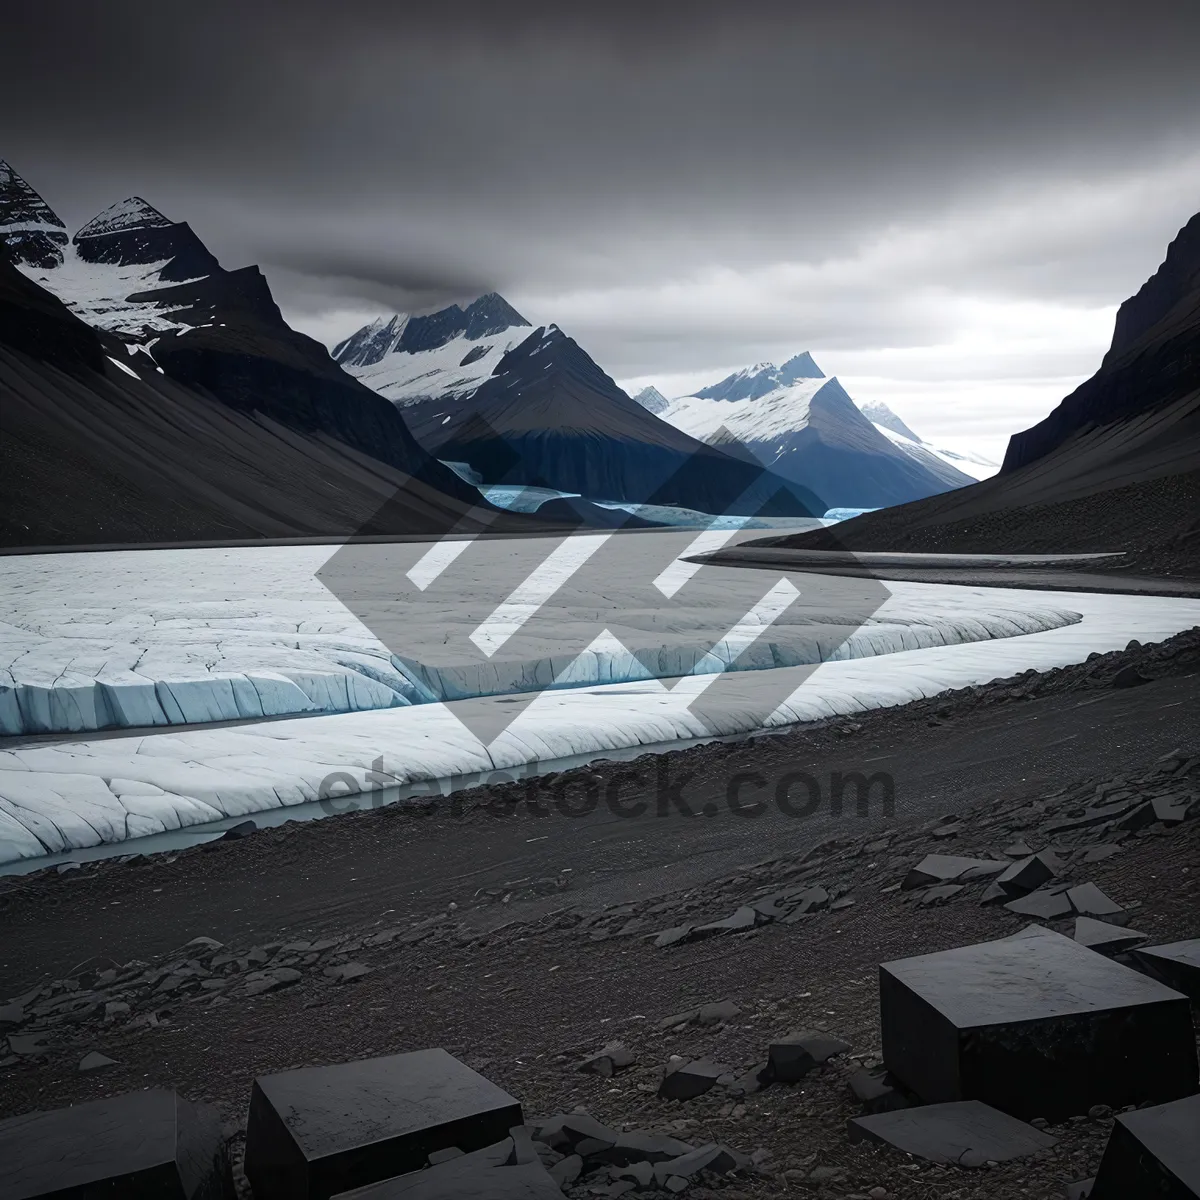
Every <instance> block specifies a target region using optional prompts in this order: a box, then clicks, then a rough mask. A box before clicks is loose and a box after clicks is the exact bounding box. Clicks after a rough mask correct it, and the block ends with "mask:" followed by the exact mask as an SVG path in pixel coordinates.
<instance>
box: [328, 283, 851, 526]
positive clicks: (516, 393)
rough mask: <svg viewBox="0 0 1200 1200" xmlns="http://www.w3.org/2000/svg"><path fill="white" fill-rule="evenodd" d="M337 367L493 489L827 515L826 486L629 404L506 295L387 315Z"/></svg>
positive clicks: (342, 345) (344, 346)
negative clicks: (769, 466)
mask: <svg viewBox="0 0 1200 1200" xmlns="http://www.w3.org/2000/svg"><path fill="white" fill-rule="evenodd" d="M333 357H334V358H335V360H337V361H338V362H339V363H340V364H341V365H342V366H343V367H344V368H345V369H346V370H347V371H349V372H350V373H351V374H352V375H354V376H355V377H356V378H357V379H359V380H360V381H361V382H362V383H364V384H366V385H367V386H369V387H371V388H373V389H375V390H376V391H377V392H379V394H380V395H382V396H386V397H387V398H388V399H389V400H392V401H393V402H394V403H395V404H396V405H397V407H398V408H399V409H400V411H401V412H403V414H404V419H405V421H406V422H407V423H408V425H409V428H411V429H412V431H413V433H414V434H415V435H416V438H417V440H418V441H419V442H420V443H421V444H422V445H423V446H424V447H425V449H426V450H428V451H429V452H430V453H431V454H434V455H436V456H437V457H438V458H440V459H442V460H444V461H453V462H462V463H466V464H468V465H469V466H470V468H471V470H472V471H473V472H475V473H476V474H477V475H478V476H479V477H480V478H481V479H482V480H483V482H484V483H485V484H489V485H498V484H523V485H527V486H532V487H543V488H554V489H558V490H561V491H565V492H575V493H578V494H580V495H582V496H584V497H588V498H592V499H594V500H603V501H617V502H622V503H626V504H630V505H634V506H637V505H654V506H663V505H666V506H672V507H678V508H685V509H692V510H698V511H700V512H708V513H737V514H749V515H759V514H762V515H771V516H812V515H818V516H819V515H821V514H823V513H824V512H825V509H826V508H827V507H828V505H827V504H826V503H825V501H824V497H823V496H822V495H821V493H820V489H819V487H810V486H809V485H807V484H806V483H805V481H804V480H803V479H799V478H796V477H794V476H787V477H783V476H781V475H779V474H778V473H776V472H774V471H771V470H767V469H764V465H763V464H762V463H761V462H759V461H758V460H757V459H755V458H754V457H753V456H751V455H748V454H746V453H745V452H744V451H743V450H742V449H741V448H740V447H737V446H729V447H724V446H712V445H708V444H706V443H705V442H704V441H703V440H700V439H697V438H695V437H692V436H690V435H689V432H688V431H686V430H681V429H679V428H677V427H676V426H674V425H672V424H670V423H668V422H666V421H663V420H660V419H659V417H658V416H657V415H655V414H654V413H653V412H651V411H649V410H648V409H647V408H645V407H644V406H643V405H641V404H639V403H637V402H635V401H633V400H631V399H630V398H629V396H628V395H627V394H626V393H625V392H623V391H622V390H621V389H620V388H619V387H618V386H617V384H616V382H615V381H614V380H613V379H612V378H611V377H610V376H608V375H607V374H606V373H605V372H604V371H603V370H602V369H601V368H600V367H599V366H598V365H597V364H596V363H595V362H594V361H593V359H592V358H591V357H590V356H589V355H588V354H587V352H586V351H585V350H584V349H583V348H582V347H581V346H580V345H579V343H578V342H576V341H575V340H574V339H573V338H571V337H568V336H567V334H565V333H564V332H563V331H562V330H561V329H559V328H558V327H557V326H555V325H550V326H543V327H539V328H536V329H535V328H533V327H532V326H531V325H530V324H529V322H528V321H526V320H525V318H524V317H522V316H521V315H520V314H519V313H517V312H516V311H515V310H514V309H513V308H512V306H511V305H509V304H508V303H507V301H505V300H504V299H503V297H501V296H498V295H496V294H495V293H490V294H488V295H484V296H480V297H478V298H477V299H476V300H474V301H473V302H471V303H470V304H468V305H467V306H466V307H460V306H459V305H457V304H454V305H450V306H448V307H447V308H444V309H441V310H439V311H437V312H433V313H426V314H420V315H409V316H401V315H396V316H392V317H389V318H380V319H379V320H376V321H374V322H372V323H371V324H370V325H367V326H364V327H363V328H362V329H360V330H358V331H357V332H356V333H355V334H353V335H352V336H351V337H349V338H346V339H345V340H344V341H342V342H339V343H338V344H337V345H336V346H335V347H334V349H333Z"/></svg>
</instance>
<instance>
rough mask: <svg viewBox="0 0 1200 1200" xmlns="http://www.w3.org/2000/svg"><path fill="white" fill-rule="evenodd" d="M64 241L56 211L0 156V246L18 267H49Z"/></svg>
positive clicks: (64, 230)
mask: <svg viewBox="0 0 1200 1200" xmlns="http://www.w3.org/2000/svg"><path fill="white" fill-rule="evenodd" d="M66 244H67V227H66V226H65V225H64V224H63V222H62V220H61V218H60V217H59V216H58V214H57V213H56V212H55V211H54V210H53V209H52V208H51V207H50V205H48V204H47V203H46V202H45V200H43V199H42V198H41V196H39V195H38V194H37V192H35V191H34V190H33V188H31V187H30V186H29V184H28V183H26V182H25V180H24V179H22V178H21V176H20V175H18V174H17V172H16V171H14V170H13V169H12V167H11V166H9V164H8V163H7V162H5V161H4V159H2V158H0V248H2V249H3V251H4V252H5V253H6V254H7V256H8V257H9V258H11V259H12V261H13V262H14V263H15V264H16V265H18V266H20V265H23V264H24V265H27V266H35V267H52V266H56V265H57V264H58V263H61V262H62V257H63V247H64V246H65V245H66Z"/></svg>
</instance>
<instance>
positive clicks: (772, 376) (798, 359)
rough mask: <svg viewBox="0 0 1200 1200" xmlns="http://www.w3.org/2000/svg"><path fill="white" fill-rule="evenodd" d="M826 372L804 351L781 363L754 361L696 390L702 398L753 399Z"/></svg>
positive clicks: (819, 377)
mask: <svg viewBox="0 0 1200 1200" xmlns="http://www.w3.org/2000/svg"><path fill="white" fill-rule="evenodd" d="M824 378H825V372H824V371H822V370H821V368H820V367H818V366H817V364H816V363H815V362H813V357H812V355H811V354H810V353H809V352H808V351H807V350H805V351H804V352H803V353H801V354H797V355H794V356H793V357H792V358H789V359H788V360H787V362H785V363H784V364H783V365H782V366H777V365H776V364H775V363H772V362H760V363H755V364H754V365H753V366H752V367H743V368H742V369H741V370H740V371H734V373H733V374H732V375H727V376H726V377H725V378H724V379H722V380H721V381H720V382H719V383H714V384H712V385H711V386H709V387H706V388H703V389H702V390H700V391H698V392H697V393H696V395H697V396H699V397H701V398H702V399H704V400H730V401H735V400H756V399H758V398H759V397H761V396H766V395H767V394H769V393H770V392H774V391H776V390H777V389H779V388H781V387H791V386H792V385H793V384H796V383H799V382H800V381H801V380H802V379H824Z"/></svg>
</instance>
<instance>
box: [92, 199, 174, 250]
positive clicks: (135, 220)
mask: <svg viewBox="0 0 1200 1200" xmlns="http://www.w3.org/2000/svg"><path fill="white" fill-rule="evenodd" d="M174 223H175V222H174V221H171V220H170V219H168V218H167V217H164V216H163V214H162V213H160V212H159V211H158V209H157V208H155V207H154V205H152V204H149V203H147V201H145V200H143V199H142V198H141V196H129V197H127V198H126V199H124V200H118V201H117V203H116V204H110V205H109V206H108V208H106V209H105V210H104V211H103V212H102V213H98V214H97V215H96V216H94V217H93V218H92V219H91V220H90V221H88V223H87V224H86V225H84V226H82V227H81V228H80V229H79V230H78V232H77V233H76V234H75V240H76V241H78V240H79V239H80V238H89V237H102V236H103V235H104V234H108V233H122V232H124V231H126V230H132V229H165V228H166V227H167V226H169V225H173V224H174Z"/></svg>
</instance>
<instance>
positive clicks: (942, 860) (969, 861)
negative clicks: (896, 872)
mask: <svg viewBox="0 0 1200 1200" xmlns="http://www.w3.org/2000/svg"><path fill="white" fill-rule="evenodd" d="M1008 866H1009V864H1008V863H1007V862H1003V861H999V860H991V859H986V858H965V857H962V856H960V855H955V854H927V855H926V856H925V857H924V858H923V859H921V861H920V862H919V863H917V865H916V866H915V867H913V868H912V869H911V870H910V871H909V873H908V874H907V875H906V876H905V877H904V882H903V883H902V884H901V885H900V890H901V891H902V892H909V891H912V890H913V889H914V888H921V887H929V886H931V885H933V884H939V883H954V882H956V881H957V880H966V879H983V878H985V877H986V876H989V875H999V874H1000V873H1001V872H1002V871H1004V870H1007V868H1008Z"/></svg>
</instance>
